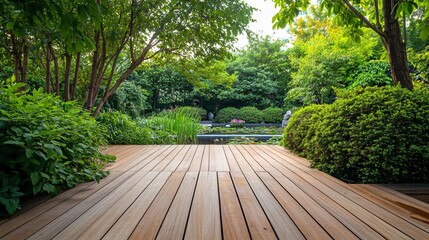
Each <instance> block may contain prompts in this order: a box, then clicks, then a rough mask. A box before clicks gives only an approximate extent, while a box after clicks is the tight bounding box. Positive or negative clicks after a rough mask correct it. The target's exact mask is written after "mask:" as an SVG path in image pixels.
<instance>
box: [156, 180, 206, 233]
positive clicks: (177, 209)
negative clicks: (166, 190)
mask: <svg viewBox="0 0 429 240" xmlns="http://www.w3.org/2000/svg"><path fill="white" fill-rule="evenodd" d="M197 179H198V172H187V173H186V175H185V178H184V179H183V182H182V184H181V185H180V188H179V190H178V192H177V194H176V197H175V198H174V200H173V203H172V205H171V207H170V209H169V210H168V213H167V216H166V217H165V219H164V222H163V223H162V226H161V229H160V230H159V233H158V236H157V239H160V240H162V239H170V240H174V239H177V240H179V239H183V236H184V235H185V228H186V222H187V220H188V216H189V211H190V209H191V203H192V198H193V196H194V191H195V186H196V185H197Z"/></svg>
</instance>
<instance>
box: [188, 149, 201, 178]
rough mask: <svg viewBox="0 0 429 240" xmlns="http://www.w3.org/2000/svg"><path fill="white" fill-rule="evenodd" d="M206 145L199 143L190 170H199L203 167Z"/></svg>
mask: <svg viewBox="0 0 429 240" xmlns="http://www.w3.org/2000/svg"><path fill="white" fill-rule="evenodd" d="M204 148H205V145H198V148H197V150H196V152H195V155H194V157H193V158H192V162H191V165H190V166H189V169H188V172H199V171H200V168H201V161H202V159H203V156H204Z"/></svg>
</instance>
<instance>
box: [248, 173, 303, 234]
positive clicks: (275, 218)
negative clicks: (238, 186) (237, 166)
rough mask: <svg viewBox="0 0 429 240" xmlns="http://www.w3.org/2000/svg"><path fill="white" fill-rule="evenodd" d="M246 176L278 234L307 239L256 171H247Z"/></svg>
mask: <svg viewBox="0 0 429 240" xmlns="http://www.w3.org/2000/svg"><path fill="white" fill-rule="evenodd" d="M244 176H245V177H246V179H247V181H248V182H249V185H250V187H251V188H252V190H253V192H254V193H255V195H256V197H257V198H258V201H259V202H260V204H261V206H262V208H263V209H264V212H265V214H266V215H267V217H268V219H269V220H270V223H271V225H272V226H273V229H274V231H275V232H276V235H277V236H278V238H280V239H305V238H304V237H303V235H302V233H301V232H300V231H299V229H298V228H297V226H296V225H295V223H294V222H293V221H292V219H290V217H289V215H288V214H287V213H286V212H285V211H284V210H283V208H282V207H281V206H280V204H279V203H278V202H277V200H276V199H275V198H274V197H273V195H272V194H271V193H270V191H269V190H268V189H267V188H266V187H265V185H264V183H263V182H262V181H261V179H259V177H258V176H257V175H256V173H254V172H245V173H244Z"/></svg>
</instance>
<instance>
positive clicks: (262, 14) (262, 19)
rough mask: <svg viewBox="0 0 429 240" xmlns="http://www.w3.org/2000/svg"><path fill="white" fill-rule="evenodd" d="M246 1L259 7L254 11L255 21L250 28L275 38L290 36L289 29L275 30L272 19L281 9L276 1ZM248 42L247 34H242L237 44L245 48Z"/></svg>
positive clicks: (245, 0)
mask: <svg viewBox="0 0 429 240" xmlns="http://www.w3.org/2000/svg"><path fill="white" fill-rule="evenodd" d="M244 2H246V3H247V4H249V5H251V6H252V7H254V8H256V9H257V10H256V11H255V12H254V13H253V19H255V22H253V23H250V24H249V28H250V30H252V31H253V32H255V33H257V34H260V35H262V36H266V35H270V36H271V37H272V38H273V39H287V38H289V36H290V35H289V33H288V32H287V29H278V30H273V24H272V22H271V20H272V17H273V16H274V15H275V14H276V13H277V12H278V11H279V9H276V8H274V2H272V1H271V0H244ZM247 44H248V42H247V38H246V35H245V34H242V35H240V36H239V37H238V42H237V43H236V45H235V46H236V47H238V48H243V47H244V46H246V45H247Z"/></svg>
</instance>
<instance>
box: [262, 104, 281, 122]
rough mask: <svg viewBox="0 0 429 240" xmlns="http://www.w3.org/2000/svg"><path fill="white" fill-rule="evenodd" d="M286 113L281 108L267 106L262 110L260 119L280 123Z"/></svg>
mask: <svg viewBox="0 0 429 240" xmlns="http://www.w3.org/2000/svg"><path fill="white" fill-rule="evenodd" d="M285 113H286V111H284V110H283V109H281V108H276V107H269V108H265V109H264V110H262V121H263V122H265V123H281V122H282V121H283V115H284V114H285Z"/></svg>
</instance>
